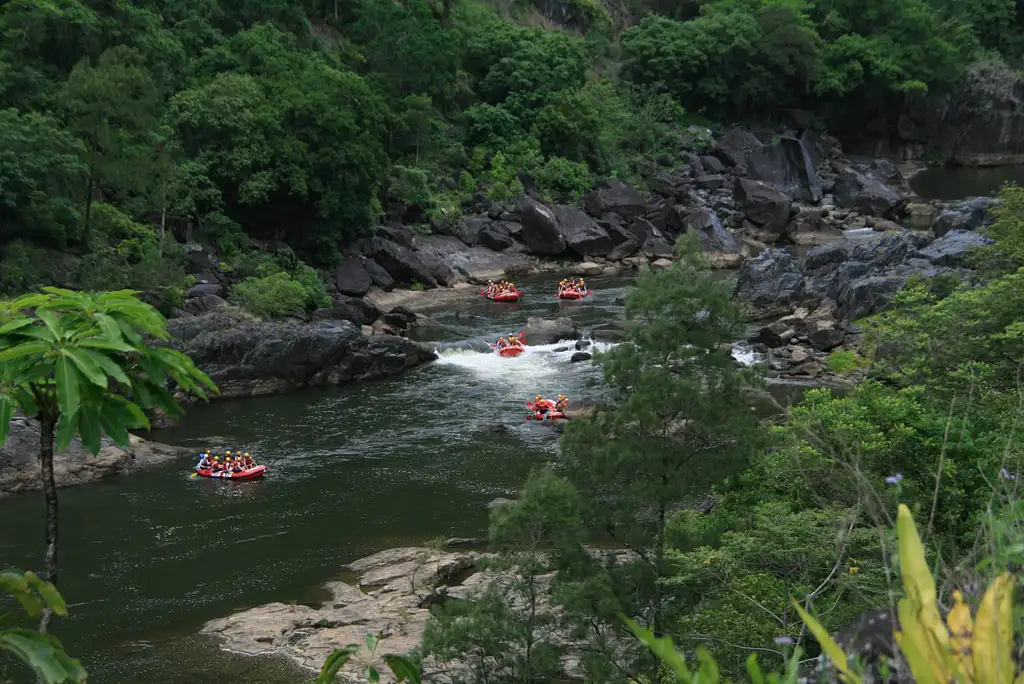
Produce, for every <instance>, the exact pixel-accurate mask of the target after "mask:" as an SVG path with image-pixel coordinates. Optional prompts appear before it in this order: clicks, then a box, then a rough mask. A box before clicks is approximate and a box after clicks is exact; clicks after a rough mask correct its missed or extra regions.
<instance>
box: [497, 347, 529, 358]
mask: <svg viewBox="0 0 1024 684" xmlns="http://www.w3.org/2000/svg"><path fill="white" fill-rule="evenodd" d="M524 351H526V347H523V346H522V345H513V346H511V347H502V348H501V349H499V350H498V356H519V355H520V354H522V353H523V352H524Z"/></svg>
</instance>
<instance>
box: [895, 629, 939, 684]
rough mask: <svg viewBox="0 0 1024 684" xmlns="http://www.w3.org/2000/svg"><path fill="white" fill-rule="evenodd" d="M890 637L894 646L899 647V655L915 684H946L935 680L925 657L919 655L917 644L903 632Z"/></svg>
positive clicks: (921, 654)
mask: <svg viewBox="0 0 1024 684" xmlns="http://www.w3.org/2000/svg"><path fill="white" fill-rule="evenodd" d="M892 635H893V638H894V639H896V645H897V646H898V647H899V649H900V653H902V654H903V657H904V659H906V661H907V665H908V666H909V667H910V672H911V674H912V675H913V676H914V682H915V684H946V682H944V681H943V680H941V679H937V678H936V677H935V675H934V674H932V671H931V668H930V667H929V665H928V658H927V656H925V655H924V654H923V653H921V651H920V650H919V649H918V647H917V644H915V643H914V641H913V640H912V639H911V638H910V637H908V636H907V634H906V633H905V632H893V634H892Z"/></svg>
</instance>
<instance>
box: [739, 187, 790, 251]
mask: <svg viewBox="0 0 1024 684" xmlns="http://www.w3.org/2000/svg"><path fill="white" fill-rule="evenodd" d="M733 197H734V199H735V200H736V208H737V209H738V210H739V211H741V212H743V215H744V216H745V217H746V218H747V220H748V221H750V223H752V224H753V225H754V226H755V230H754V231H753V232H756V233H757V235H756V237H757V238H758V239H760V240H762V241H763V242H768V243H772V242H777V241H778V240H779V238H780V237H781V236H782V235H783V233H784V232H785V230H786V224H787V223H789V214H790V207H791V206H792V201H791V200H790V198H789V197H788V196H787V195H786V194H785V193H783V192H780V191H779V190H776V189H775V188H773V187H772V186H770V185H768V184H767V183H762V182H761V181H754V180H749V179H746V178H737V179H736V181H735V183H734V185H733Z"/></svg>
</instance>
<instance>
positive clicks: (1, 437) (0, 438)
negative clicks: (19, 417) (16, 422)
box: [0, 394, 14, 446]
mask: <svg viewBox="0 0 1024 684" xmlns="http://www.w3.org/2000/svg"><path fill="white" fill-rule="evenodd" d="M13 417H14V398H13V397H9V396H7V395H6V394H0V446H3V445H4V443H5V442H7V435H8V434H9V433H10V431H11V418H13Z"/></svg>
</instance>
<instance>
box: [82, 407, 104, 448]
mask: <svg viewBox="0 0 1024 684" xmlns="http://www.w3.org/2000/svg"><path fill="white" fill-rule="evenodd" d="M78 433H79V434H80V435H81V436H82V446H84V447H85V448H86V449H88V450H89V452H90V453H92V454H98V453H99V452H100V446H102V441H101V439H100V419H99V412H98V411H97V410H96V408H95V407H93V406H83V407H82V410H81V411H79V416H78Z"/></svg>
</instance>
